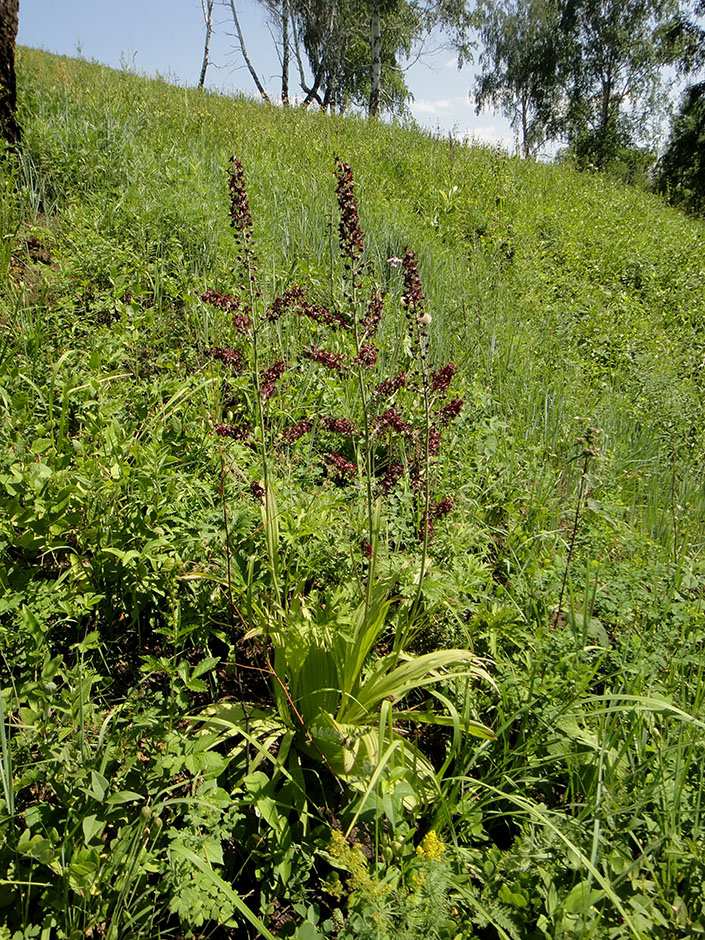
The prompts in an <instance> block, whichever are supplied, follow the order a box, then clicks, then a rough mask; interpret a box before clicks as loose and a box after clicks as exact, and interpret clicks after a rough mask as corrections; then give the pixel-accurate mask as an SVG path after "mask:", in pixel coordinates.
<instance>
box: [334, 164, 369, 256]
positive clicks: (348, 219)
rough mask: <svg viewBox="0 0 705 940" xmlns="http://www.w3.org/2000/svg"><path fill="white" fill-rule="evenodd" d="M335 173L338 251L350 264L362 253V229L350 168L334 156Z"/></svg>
mask: <svg viewBox="0 0 705 940" xmlns="http://www.w3.org/2000/svg"><path fill="white" fill-rule="evenodd" d="M335 175H336V177H337V179H338V185H337V187H336V194H337V197H338V209H339V211H340V222H339V224H338V237H339V240H340V253H341V255H342V256H343V258H345V259H346V260H347V261H348V262H349V263H350V264H354V263H355V262H357V261H358V260H359V259H360V256H361V255H362V246H363V236H362V229H361V228H360V217H359V216H358V213H357V201H356V199H355V191H354V181H353V174H352V170H351V169H350V166H349V165H348V164H347V163H343V161H342V160H340V159H339V158H338V157H336V158H335Z"/></svg>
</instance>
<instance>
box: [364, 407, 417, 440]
mask: <svg viewBox="0 0 705 940" xmlns="http://www.w3.org/2000/svg"><path fill="white" fill-rule="evenodd" d="M373 421H374V426H375V430H378V431H396V432H397V434H403V435H405V436H406V437H410V436H411V434H412V428H411V425H410V424H408V423H407V422H406V421H405V420H404V419H403V418H402V416H401V415H400V414H399V412H398V411H397V409H396V407H395V406H394V405H392V407H391V408H387V410H386V411H385V412H383V413H382V414H381V415H379V416H378V417H376V418H374V419H373Z"/></svg>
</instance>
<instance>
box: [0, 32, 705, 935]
mask: <svg viewBox="0 0 705 940" xmlns="http://www.w3.org/2000/svg"><path fill="white" fill-rule="evenodd" d="M18 84H19V94H20V106H21V119H22V124H23V127H24V132H25V137H24V148H23V151H22V152H21V153H20V154H19V155H17V156H15V157H7V156H6V157H5V158H4V162H3V163H2V164H1V165H0V173H2V177H1V180H2V182H1V190H0V230H1V233H2V240H1V241H0V285H2V288H1V290H0V328H1V330H2V337H1V338H0V401H1V402H2V405H1V406H0V408H1V411H0V441H1V443H2V446H0V505H1V506H2V512H1V513H0V585H2V591H0V652H1V653H2V657H3V658H2V670H1V672H0V676H1V677H2V678H1V679H0V692H1V696H0V704H1V706H2V708H1V709H0V782H1V783H2V787H1V788H0V872H7V874H6V875H0V940H4V938H5V937H7V938H25V937H27V938H29V937H35V936H37V937H39V936H41V937H42V938H43V937H47V938H50V937H51V938H53V937H56V938H74V937H75V938H78V937H86V936H89V937H90V936H92V937H96V936H104V937H108V938H110V940H118V938H120V940H122V938H131V937H138V936H139V937H141V938H144V937H149V938H152V937H154V938H157V937H162V936H163V937H167V936H175V937H192V936H193V937H206V936H208V937H242V936H258V935H261V936H272V935H273V936H281V937H298V938H299V940H310V938H315V937H322V936H326V937H327V936H330V937H339V938H341V940H342V938H353V937H356V938H357V937H387V936H389V937H395V938H396V937H414V938H415V937H422V936H423V937H440V938H463V940H465V938H478V940H480V938H481V940H486V938H492V940H494V938H502V940H506V938H507V937H509V938H512V940H517V938H518V940H529V938H531V940H533V938H551V940H559V938H587V937H590V938H610V940H612V938H615V940H617V938H619V940H621V938H622V937H624V938H627V937H662V938H664V940H665V938H677V937H683V938H685V937H692V936H695V935H697V934H699V933H703V932H705V901H704V900H703V898H704V897H705V892H704V891H703V885H705V836H704V835H703V817H701V816H700V813H701V796H702V785H703V770H702V760H701V758H702V748H703V744H705V734H704V731H705V725H704V724H703V722H704V721H705V707H704V705H703V698H704V690H703V656H702V641H703V635H704V633H705V602H704V600H703V588H704V586H705V564H704V562H703V552H702V548H703V537H704V534H705V530H704V528H703V513H704V509H705V494H704V493H703V455H704V452H705V430H704V429H705V420H704V419H705V414H704V412H705V408H704V402H705V398H704V396H703V392H704V391H705V388H704V386H705V371H704V368H703V366H704V363H705V332H704V327H703V323H704V322H705V291H703V284H702V272H703V269H704V268H705V239H704V235H705V227H704V226H703V223H702V222H697V221H694V220H692V219H687V218H685V217H683V216H682V215H680V214H678V213H676V212H675V211H673V210H670V209H668V208H666V207H665V206H664V205H663V204H662V203H661V202H660V201H659V200H657V199H656V198H655V197H651V196H648V195H645V194H643V193H640V192H637V191H635V190H632V189H629V188H624V187H621V186H618V185H615V184H614V183H611V182H609V181H607V180H605V179H603V178H602V177H600V176H591V175H589V174H582V175H579V174H576V173H575V172H573V171H571V170H570V169H568V168H563V167H553V166H544V165H540V164H534V163H531V162H525V161H522V160H520V159H518V158H510V157H508V156H506V155H504V154H502V153H498V152H495V151H493V150H491V149H486V148H477V147H467V146H463V145H459V144H458V143H457V142H453V141H448V140H438V139H432V138H430V137H429V136H427V135H423V134H421V133H419V132H418V131H417V130H415V129H413V128H402V127H390V126H387V125H383V124H380V125H370V124H369V123H368V122H367V121H363V120H358V119H355V118H346V119H338V118H331V117H326V116H322V115H319V114H301V113H299V112H297V111H287V112H284V111H281V110H279V109H276V108H270V107H265V106H262V105H260V104H257V103H253V102H250V101H247V100H237V99H232V98H224V97H218V96H215V95H209V94H205V93H202V92H197V91H195V90H191V89H181V88H177V87H174V86H172V85H169V84H166V83H164V82H160V81H147V80H144V79H142V78H140V77H137V76H134V75H131V74H127V73H118V72H114V71H111V70H108V69H104V68H102V67H99V66H96V65H92V64H88V63H86V62H83V61H75V60H69V59H61V58H57V57H53V56H49V55H46V54H39V53H36V52H32V51H30V50H21V54H20V61H19V79H18ZM232 154H235V155H237V157H238V158H239V160H240V161H241V163H242V167H243V169H244V181H245V182H244V185H245V186H246V191H247V196H248V199H249V208H250V209H251V213H252V222H253V228H252V231H251V233H250V229H249V227H248V221H247V211H246V207H245V204H244V197H243V195H242V191H241V190H240V189H239V182H238V179H237V178H236V179H235V180H234V183H233V185H235V204H231V203H229V197H228V169H229V168H230V169H231V170H232V166H233V165H232V164H230V163H229V158H230V156H231V155H232ZM336 157H337V158H339V160H340V161H344V162H345V163H347V164H350V166H351V168H352V173H353V175H354V181H355V182H354V185H355V188H354V194H355V197H356V200H357V207H358V208H359V220H360V225H361V230H362V232H363V233H364V254H363V256H362V259H360V260H359V259H358V258H357V255H356V249H355V248H354V247H353V248H350V247H348V250H347V257H346V256H345V252H343V257H341V251H340V246H339V240H338V236H339V218H340V217H339V205H340V202H341V200H342V199H343V196H341V186H342V185H343V184H342V183H339V184H338V190H337V191H336V173H335V169H336V162H335V158H336ZM337 165H338V168H339V169H338V173H339V176H340V173H341V170H340V163H338V164H337ZM232 182H233V181H232V178H231V183H232ZM343 195H344V194H343ZM238 199H239V202H238ZM233 205H235V209H239V211H240V215H239V216H237V219H236V224H235V225H234V226H232V225H231V224H230V222H231V221H232V217H231V215H229V211H230V212H232V211H233ZM243 213H244V214H243ZM236 215H237V213H236ZM345 224H346V225H347V228H346V229H345V231H346V232H347V234H348V235H350V233H351V232H352V233H353V234H355V231H356V229H355V217H354V216H353V215H350V214H349V215H348V216H347V217H346V223H345ZM250 248H252V249H253V251H254V253H255V255H256V260H254V256H253V255H252V254H251V252H250ZM408 249H411V250H412V251H413V252H414V253H415V257H416V259H417V261H418V274H419V276H420V284H421V287H422V290H423V296H424V301H423V304H424V305H425V306H423V307H422V306H421V300H420V297H418V296H417V295H414V294H413V291H412V289H411V288H412V287H413V283H414V282H413V278H414V271H415V267H414V261H413V259H412V258H411V256H410V255H409V254H408V253H407V250H408ZM401 259H405V262H404V264H403V265H402V264H401ZM346 264H347V267H346ZM295 286H296V287H297V288H300V289H301V293H298V294H297V293H296V292H295V290H294V288H295ZM207 291H211V292H216V293H215V294H213V293H211V294H210V295H209V296H210V298H211V301H213V300H215V302H206V301H204V299H203V294H204V293H206V292H207ZM223 294H227V295H228V297H230V298H236V299H230V300H228V298H227V297H226V298H225V299H223ZM371 295H374V296H378V297H380V298H381V297H382V295H383V296H384V303H383V312H382V314H381V320H380V323H379V329H378V330H377V328H376V325H375V327H374V328H372V327H371V326H370V316H371V312H372V311H373V306H374V305H370V303H369V298H370V296H371ZM276 298H284V299H283V300H282V305H283V306H284V307H286V308H287V309H286V311H285V312H284V314H283V315H282V316H281V317H279V316H278V314H277V313H276V311H277V309H278V308H277V307H276V306H275V307H273V306H272V305H273V304H274V302H275V299H276ZM302 298H303V299H302ZM379 309H380V310H382V307H380V308H379ZM233 310H234V311H235V314H236V316H235V320H236V322H235V323H233V317H232V313H233ZM322 311H323V312H322ZM424 311H426V312H427V314H428V315H430V318H431V319H430V322H427V321H428V316H424V315H423V314H424ZM246 318H249V319H246ZM326 318H327V319H326ZM336 318H337V319H336ZM238 326H239V328H240V329H239V330H238ZM375 331H376V332H375ZM312 348H313V351H312ZM317 349H323V350H325V351H326V352H327V353H330V354H332V355H333V356H338V357H341V358H339V359H337V360H331V359H330V358H329V359H328V362H329V365H331V364H332V365H333V366H334V368H332V369H328V370H326V368H325V365H324V363H323V359H324V358H325V357H324V356H322V355H319V354H317V353H316V352H315V350H317ZM214 350H215V354H214ZM317 356H318V359H317V358H316V357H317ZM374 360H376V362H375V361H374ZM237 363H241V368H235V367H234V366H235V365H237ZM279 363H281V364H282V365H279ZM449 363H453V364H454V365H455V366H457V370H456V371H455V372H454V370H453V369H452V368H450V369H446V371H445V372H443V369H444V367H447V366H448V364H449ZM402 372H403V373H404V376H405V379H404V381H402V380H401V379H398V377H399V376H400V375H401V373H402ZM279 373H281V375H279ZM395 377H397V379H398V380H397V381H396V385H395V386H394V389H395V390H391V391H390V386H389V384H387V385H386V386H384V387H383V386H382V385H381V383H383V382H386V383H389V381H390V380H391V379H393V378H395ZM451 379H452V382H451ZM268 383H269V387H268ZM449 383H450V387H449ZM270 391H271V395H269V394H268V392H270ZM389 396H391V397H389ZM444 407H445V408H446V409H447V410H446V411H445V412H444V411H443V410H442V409H443V408H444ZM342 421H346V422H348V424H347V425H346V426H345V427H346V428H347V430H344V428H343V425H342V424H341V423H340V422H342ZM335 422H338V423H335ZM351 428H352V430H351ZM436 434H437V435H438V436H439V443H438V446H437V447H436V446H435V444H434V441H435V437H434V435H436ZM431 520H433V523H434V529H435V533H434V535H433V538H430V534H431V533H430V532H429V528H430V526H429V522H430V521H431Z"/></svg>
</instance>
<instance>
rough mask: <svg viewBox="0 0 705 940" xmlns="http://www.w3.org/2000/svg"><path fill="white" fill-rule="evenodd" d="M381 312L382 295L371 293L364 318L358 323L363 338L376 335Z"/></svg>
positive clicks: (382, 304) (382, 308) (382, 307)
mask: <svg viewBox="0 0 705 940" xmlns="http://www.w3.org/2000/svg"><path fill="white" fill-rule="evenodd" d="M383 310H384V294H377V293H373V294H372V295H371V297H370V299H369V301H368V304H367V311H366V313H365V316H364V317H363V319H362V321H361V323H360V326H361V327H362V330H363V333H364V335H365V336H367V337H369V338H372V337H373V336H376V335H377V329H378V328H379V324H380V320H381V319H382V312H383Z"/></svg>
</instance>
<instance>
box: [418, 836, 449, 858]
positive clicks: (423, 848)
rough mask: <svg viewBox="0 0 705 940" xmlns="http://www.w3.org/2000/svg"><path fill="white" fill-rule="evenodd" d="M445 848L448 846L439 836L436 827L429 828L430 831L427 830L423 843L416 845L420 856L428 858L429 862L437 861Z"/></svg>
mask: <svg viewBox="0 0 705 940" xmlns="http://www.w3.org/2000/svg"><path fill="white" fill-rule="evenodd" d="M445 850H446V847H445V845H444V843H443V842H442V841H441V840H440V839H439V838H438V836H437V834H436V830H435V829H431V830H429V832H427V833H426V835H425V836H424V838H423V841H422V842H421V844H420V845H417V846H416V854H417V855H418V856H419V857H420V858H427V859H428V860H429V862H437V861H438V860H439V859H440V858H441V856H442V855H443V853H444V852H445Z"/></svg>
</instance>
